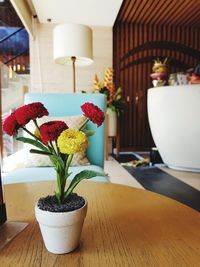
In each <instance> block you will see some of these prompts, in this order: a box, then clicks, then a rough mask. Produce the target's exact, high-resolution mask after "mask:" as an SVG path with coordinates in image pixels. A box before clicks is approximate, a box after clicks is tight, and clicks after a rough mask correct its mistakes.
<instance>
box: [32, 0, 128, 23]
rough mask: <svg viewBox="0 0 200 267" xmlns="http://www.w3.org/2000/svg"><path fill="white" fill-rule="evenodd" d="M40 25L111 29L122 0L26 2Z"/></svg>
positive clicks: (38, 0) (46, 0)
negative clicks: (50, 24) (49, 23)
mask: <svg viewBox="0 0 200 267" xmlns="http://www.w3.org/2000/svg"><path fill="white" fill-rule="evenodd" d="M28 2H29V5H30V2H31V4H32V5H33V7H34V9H35V11H36V14H37V16H38V19H39V21H40V22H41V23H47V22H48V19H51V22H52V23H68V22H71V23H79V24H85V25H90V26H110V27H112V26H113V24H114V22H115V19H116V17H117V14H118V12H119V9H120V6H121V4H122V2H123V0H28Z"/></svg>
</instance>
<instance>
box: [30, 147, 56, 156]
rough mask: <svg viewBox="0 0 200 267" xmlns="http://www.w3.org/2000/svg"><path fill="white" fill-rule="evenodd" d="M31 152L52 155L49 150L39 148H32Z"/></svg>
mask: <svg viewBox="0 0 200 267" xmlns="http://www.w3.org/2000/svg"><path fill="white" fill-rule="evenodd" d="M30 153H35V154H40V155H47V156H49V155H52V153H50V152H47V151H42V150H37V149H30Z"/></svg>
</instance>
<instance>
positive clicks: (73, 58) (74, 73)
mask: <svg viewBox="0 0 200 267" xmlns="http://www.w3.org/2000/svg"><path fill="white" fill-rule="evenodd" d="M71 60H72V67H73V92H74V93H75V92H76V71H75V62H76V57H71Z"/></svg>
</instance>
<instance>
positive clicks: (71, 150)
mask: <svg viewBox="0 0 200 267" xmlns="http://www.w3.org/2000/svg"><path fill="white" fill-rule="evenodd" d="M57 141H58V147H59V149H60V152H61V153H63V154H75V153H78V152H82V151H83V150H84V149H86V147H87V145H88V140H87V137H86V135H85V134H84V133H83V132H81V131H76V130H73V129H67V130H65V131H63V132H62V133H61V134H60V136H59V137H58V140H57Z"/></svg>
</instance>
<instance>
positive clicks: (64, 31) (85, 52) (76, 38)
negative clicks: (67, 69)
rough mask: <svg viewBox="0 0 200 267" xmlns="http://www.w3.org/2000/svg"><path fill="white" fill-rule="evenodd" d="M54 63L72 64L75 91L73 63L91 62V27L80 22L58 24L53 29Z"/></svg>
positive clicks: (79, 64) (83, 63)
mask: <svg viewBox="0 0 200 267" xmlns="http://www.w3.org/2000/svg"><path fill="white" fill-rule="evenodd" d="M53 58H54V61H55V63H58V64H63V65H72V66H73V91H74V93H75V92H76V77H75V65H76V66H86V65H90V64H92V63H93V55H92V29H91V28H89V27H88V26H85V25H81V24H72V23H67V24H60V25H57V26H56V27H55V28H54V30H53Z"/></svg>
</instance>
